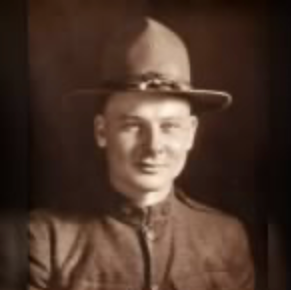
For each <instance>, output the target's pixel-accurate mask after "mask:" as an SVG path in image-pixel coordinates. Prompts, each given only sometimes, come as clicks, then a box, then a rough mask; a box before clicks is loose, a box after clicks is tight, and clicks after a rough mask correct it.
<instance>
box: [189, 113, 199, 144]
mask: <svg viewBox="0 0 291 290" xmlns="http://www.w3.org/2000/svg"><path fill="white" fill-rule="evenodd" d="M198 123H199V122H198V118H197V117H196V116H194V115H191V116H190V124H189V126H190V129H189V138H188V150H191V149H192V148H193V147H194V144H195V137H196V133H197V129H198Z"/></svg>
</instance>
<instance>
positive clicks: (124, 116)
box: [117, 114, 187, 121]
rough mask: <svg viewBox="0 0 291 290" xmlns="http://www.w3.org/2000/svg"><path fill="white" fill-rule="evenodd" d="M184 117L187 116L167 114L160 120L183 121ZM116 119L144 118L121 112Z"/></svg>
mask: <svg viewBox="0 0 291 290" xmlns="http://www.w3.org/2000/svg"><path fill="white" fill-rule="evenodd" d="M186 118H187V117H178V116H169V117H162V118H161V119H160V120H161V121H183V120H185V119H186ZM117 119H118V120H121V121H126V120H135V121H145V120H146V119H144V118H143V117H141V116H137V115H130V114H123V115H121V116H119V117H118V118H117Z"/></svg>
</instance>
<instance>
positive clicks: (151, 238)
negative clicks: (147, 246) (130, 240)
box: [146, 229, 157, 290]
mask: <svg viewBox="0 0 291 290" xmlns="http://www.w3.org/2000/svg"><path fill="white" fill-rule="evenodd" d="M146 237H147V239H148V240H149V241H151V242H153V241H154V240H155V239H156V234H155V232H154V230H150V229H148V230H147V231H146ZM151 290H152V289H151ZM154 290H157V289H154Z"/></svg>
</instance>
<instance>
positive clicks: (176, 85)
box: [101, 72, 191, 92]
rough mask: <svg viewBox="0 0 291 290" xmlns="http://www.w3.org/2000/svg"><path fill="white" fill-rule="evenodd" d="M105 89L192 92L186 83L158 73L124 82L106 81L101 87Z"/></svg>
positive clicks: (129, 78) (142, 75)
mask: <svg viewBox="0 0 291 290" xmlns="http://www.w3.org/2000/svg"><path fill="white" fill-rule="evenodd" d="M101 87H102V88H104V89H111V90H112V89H113V90H140V91H147V90H161V91H181V92H183V91H184V92H185V91H190V90H191V86H190V84H189V83H186V82H178V81H175V80H172V79H170V78H169V77H167V76H165V75H163V74H161V73H156V72H148V73H145V74H140V75H134V76H128V77H127V78H126V79H125V80H123V81H119V82H116V81H105V82H103V83H102V85H101Z"/></svg>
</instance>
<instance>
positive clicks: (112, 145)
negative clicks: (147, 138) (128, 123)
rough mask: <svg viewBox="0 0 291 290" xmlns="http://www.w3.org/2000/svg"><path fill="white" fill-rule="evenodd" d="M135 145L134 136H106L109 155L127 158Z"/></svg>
mask: <svg viewBox="0 0 291 290" xmlns="http://www.w3.org/2000/svg"><path fill="white" fill-rule="evenodd" d="M136 147H137V142H136V138H134V137H133V136H131V135H126V134H113V135H110V136H108V148H107V149H108V154H109V156H110V155H112V156H115V157H117V156H118V157H119V158H121V159H123V158H124V159H127V158H128V157H129V156H130V155H131V154H132V153H133V151H134V149H135V148H136Z"/></svg>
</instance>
